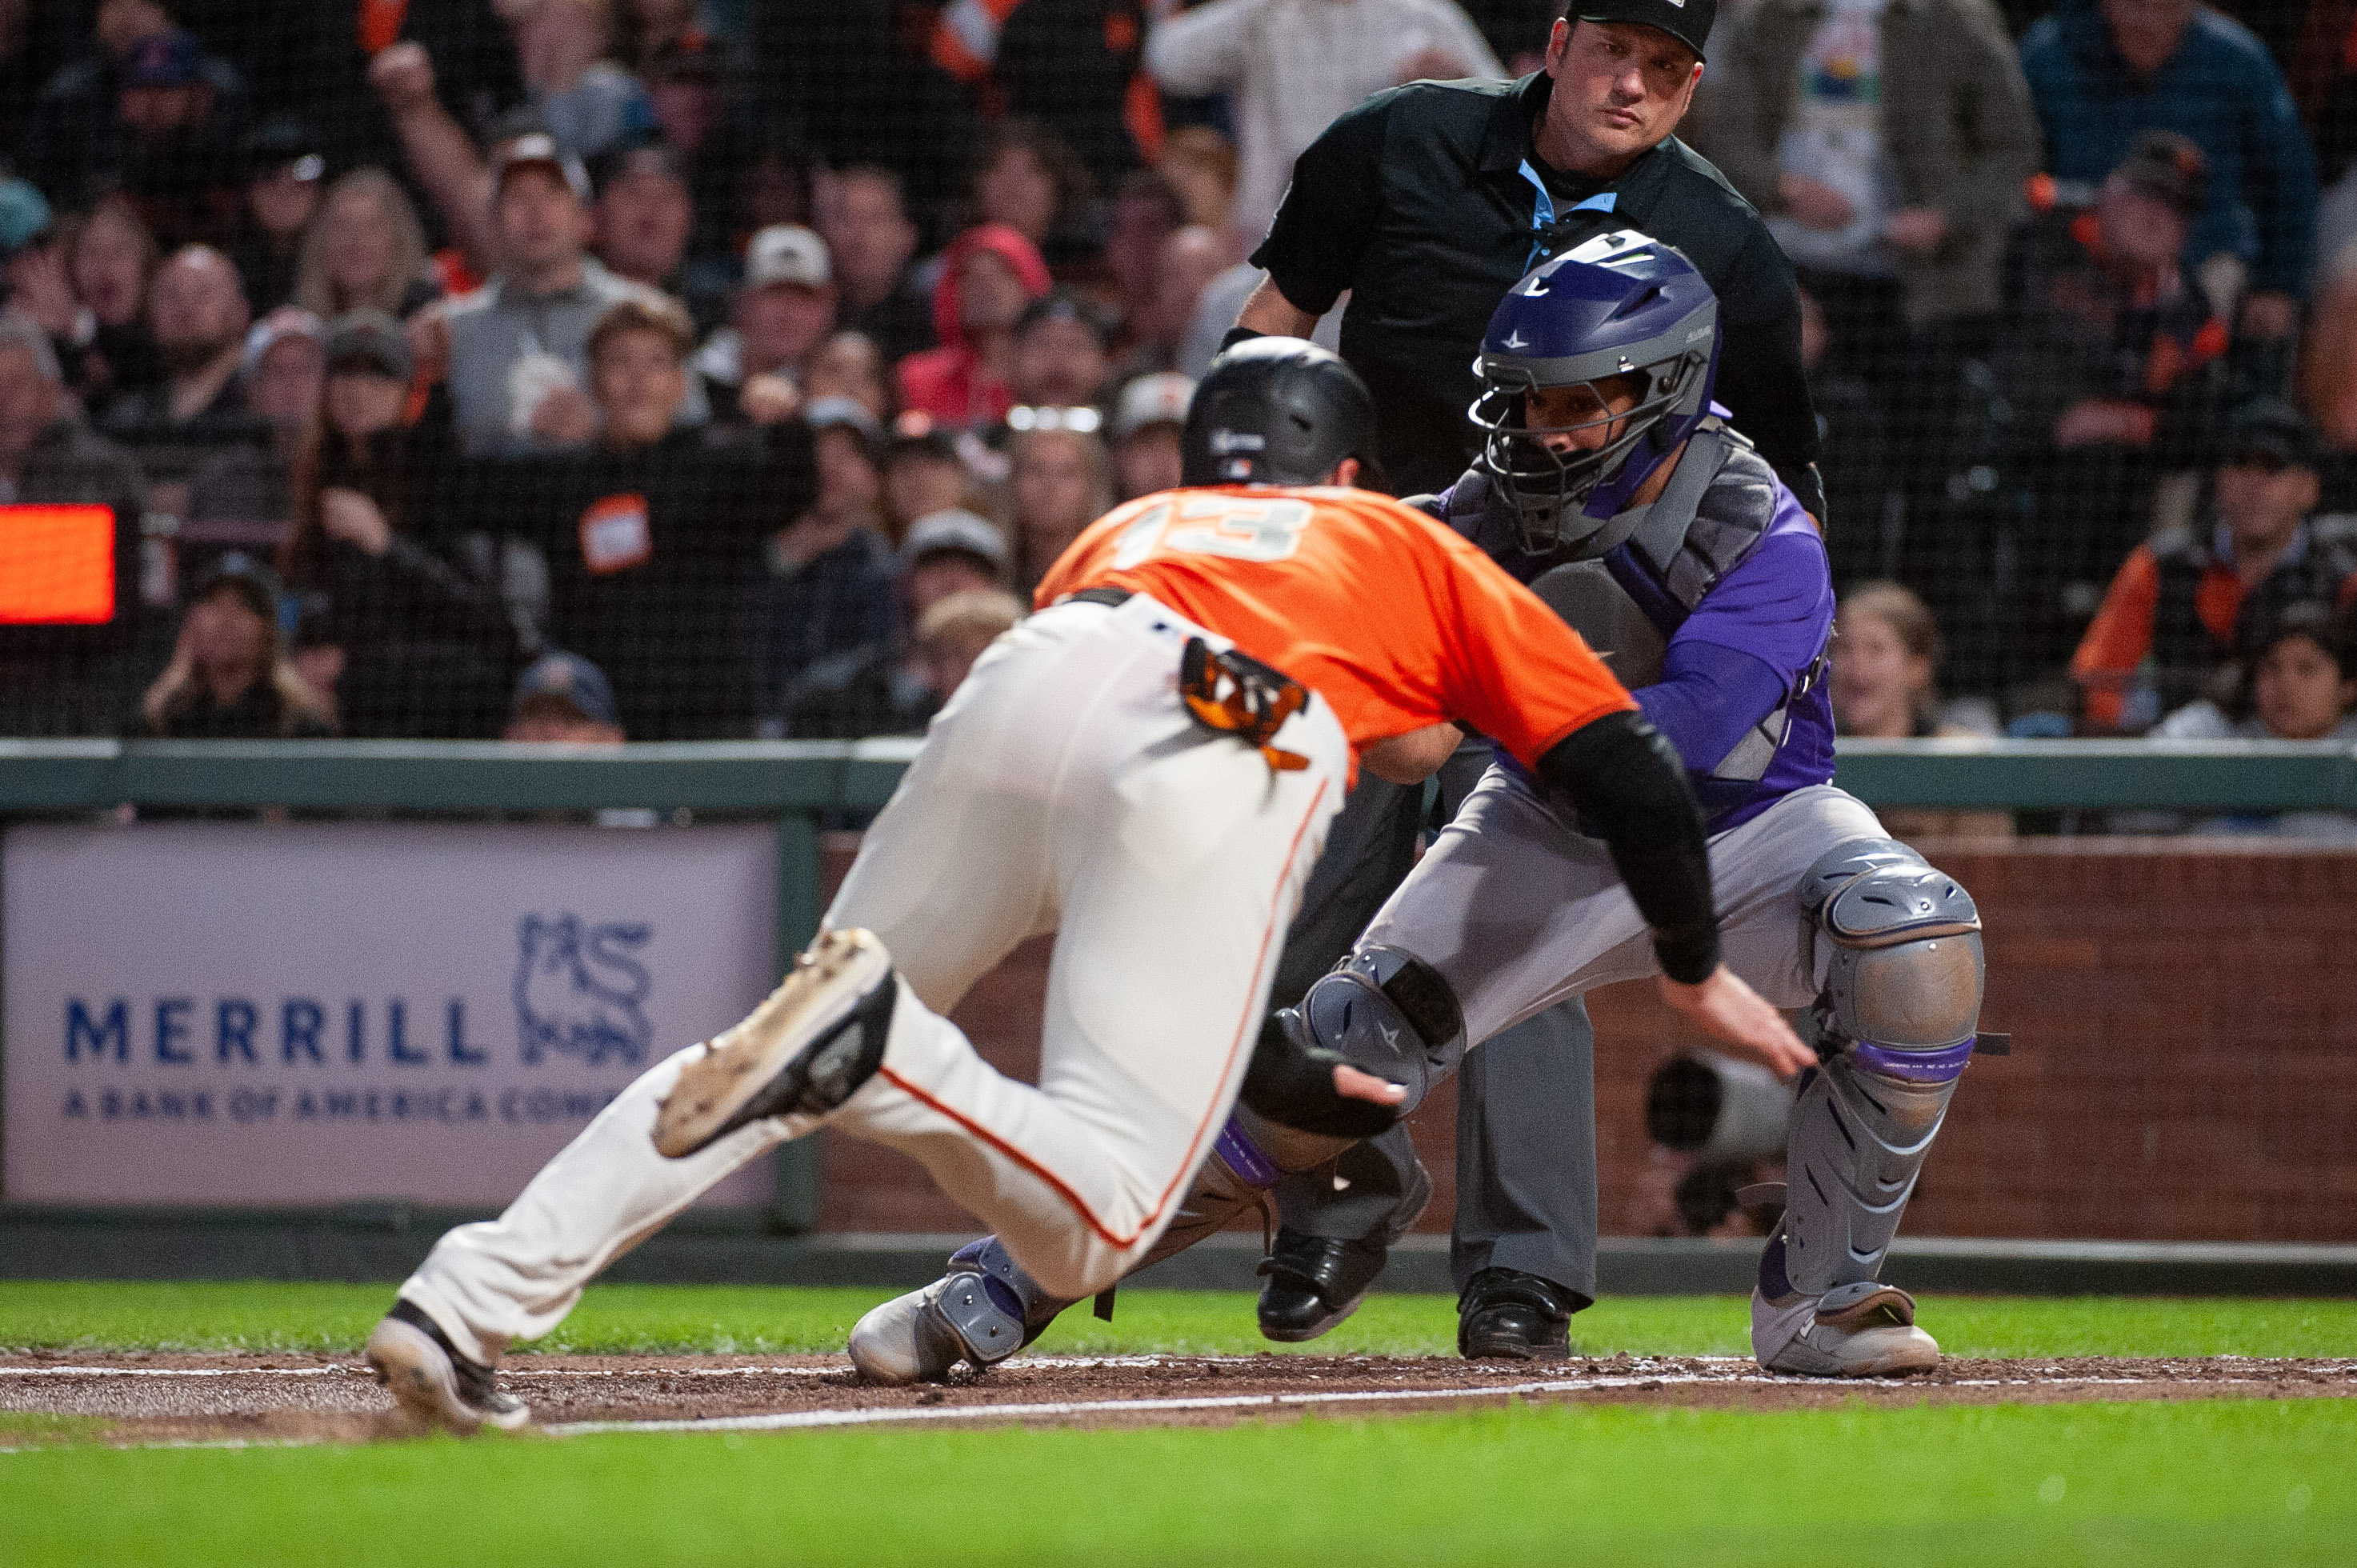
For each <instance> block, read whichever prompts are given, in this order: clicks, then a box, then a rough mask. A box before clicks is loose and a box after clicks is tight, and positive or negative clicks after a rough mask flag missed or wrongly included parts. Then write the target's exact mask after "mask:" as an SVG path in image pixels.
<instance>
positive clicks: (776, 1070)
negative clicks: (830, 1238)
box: [654, 929, 898, 1160]
mask: <svg viewBox="0 0 2357 1568" xmlns="http://www.w3.org/2000/svg"><path fill="white" fill-rule="evenodd" d="M897 993H898V982H896V981H895V980H894V979H893V976H892V959H891V955H890V954H888V953H887V952H886V951H885V950H884V944H883V943H882V942H879V941H877V940H876V938H875V936H874V935H873V934H872V933H871V932H867V931H864V930H857V929H853V930H847V931H823V932H821V933H820V935H819V939H818V940H816V941H814V942H813V943H811V945H810V947H809V948H808V949H807V950H804V951H803V953H802V956H801V957H800V958H798V959H796V960H795V961H794V967H793V972H791V973H790V974H788V975H787V976H786V978H785V982H784V983H783V984H781V985H780V986H779V987H778V988H777V989H776V990H775V991H773V992H771V993H770V995H769V999H768V1000H767V1001H765V1002H763V1003H762V1004H760V1005H759V1007H756V1008H754V1009H753V1011H752V1013H751V1014H750V1015H748V1016H747V1017H746V1019H745V1021H744V1022H743V1023H741V1024H738V1025H737V1026H735V1027H734V1028H732V1029H729V1030H727V1031H726V1032H725V1033H723V1034H721V1035H719V1036H716V1037H715V1038H714V1039H713V1041H712V1042H711V1044H710V1045H709V1046H707V1047H705V1053H704V1055H702V1056H701V1057H698V1058H696V1059H695V1060H694V1061H692V1062H690V1063H688V1064H687V1066H686V1067H685V1068H684V1069H682V1070H681V1072H680V1075H679V1079H678V1081H677V1082H675V1083H673V1085H672V1090H671V1092H670V1093H669V1094H667V1095H665V1096H663V1102H662V1106H661V1108H660V1109H658V1110H657V1111H656V1112H655V1125H654V1143H655V1147H656V1149H657V1150H659V1151H660V1152H662V1154H663V1155H667V1156H669V1157H670V1158H672V1159H674V1160H676V1159H684V1158H685V1157H686V1156H688V1155H692V1154H694V1153H695V1152H696V1151H697V1150H699V1149H702V1148H705V1147H706V1146H708V1145H709V1144H713V1143H714V1142H716V1140H718V1139H720V1138H722V1137H724V1136H726V1134H727V1133H733V1132H735V1131H736V1130H737V1128H739V1127H742V1126H744V1125H746V1124H747V1123H748V1122H758V1121H759V1120H761V1119H762V1118H763V1117H766V1116H786V1117H791V1118H794V1119H796V1121H797V1122H799V1123H800V1124H799V1125H797V1126H795V1127H794V1129H793V1131H794V1133H795V1134H796V1135H797V1136H799V1135H800V1134H801V1133H806V1132H808V1131H810V1130H811V1128H813V1127H814V1126H816V1125H817V1124H818V1122H819V1121H820V1120H822V1119H823V1118H824V1117H825V1115H826V1114H827V1113H828V1112H832V1111H834V1110H835V1109H836V1108H837V1107H839V1106H840V1105H842V1103H843V1102H844V1101H846V1100H848V1099H850V1098H851V1097H852V1095H853V1094H855V1093H856V1092H857V1091H858V1090H859V1088H860V1086H861V1085H862V1084H865V1083H866V1081H867V1080H868V1079H871V1078H873V1077H875V1076H876V1070H877V1069H878V1068H879V1067H881V1066H883V1064H884V1041H885V1036H887V1034H888V1033H889V1032H890V1029H891V1026H892V1003H893V999H894V997H895V995H896V994H897Z"/></svg>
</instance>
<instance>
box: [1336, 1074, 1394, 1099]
mask: <svg viewBox="0 0 2357 1568" xmlns="http://www.w3.org/2000/svg"><path fill="white" fill-rule="evenodd" d="M1334 1092H1335V1093H1337V1094H1339V1095H1340V1096H1341V1097H1342V1098H1343V1099H1345V1100H1363V1101H1367V1103H1369V1104H1370V1105H1397V1104H1399V1103H1400V1102H1401V1101H1404V1100H1405V1099H1406V1098H1407V1090H1406V1089H1405V1088H1404V1087H1403V1086H1401V1085H1399V1084H1396V1083H1394V1082H1393V1081H1392V1080H1391V1079H1387V1078H1377V1077H1376V1076H1375V1075H1374V1074H1373V1073H1371V1072H1361V1071H1360V1070H1359V1069H1357V1068H1354V1067H1338V1068H1336V1069H1334Z"/></svg>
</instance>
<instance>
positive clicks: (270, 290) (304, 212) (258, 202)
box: [230, 120, 328, 311]
mask: <svg viewBox="0 0 2357 1568" xmlns="http://www.w3.org/2000/svg"><path fill="white" fill-rule="evenodd" d="M243 151H244V154H245V205H244V207H243V209H242V210H241V212H240V213H239V222H238V230H237V241H236V243H235V244H233V245H232V246H231V248H230V257H231V260H232V261H234V262H236V263H237V270H238V275H240V276H241V277H242V278H244V279H245V292H246V297H247V298H248V299H250V300H251V301H253V307H254V308H255V309H256V310H261V311H271V310H275V309H276V308H277V307H278V306H282V305H285V304H286V303H287V302H288V301H290V300H292V299H294V297H295V285H296V272H297V270H298V265H299V260H300V255H301V252H302V245H303V236H304V234H305V232H306V231H307V230H308V229H309V227H310V224H311V220H312V219H313V218H314V217H315V216H316V215H317V212H318V210H319V191H320V185H319V180H320V177H321V176H322V175H324V174H326V173H327V170H328V160H327V159H326V158H324V157H322V156H319V152H318V146H317V141H316V139H315V138H314V137H313V136H312V135H311V134H310V133H309V132H308V131H307V130H305V129H304V127H303V126H302V125H301V124H298V123H297V122H296V121H293V120H271V121H267V122H265V123H264V124H262V125H261V126H260V127H258V128H257V129H256V130H255V131H254V132H253V134H252V135H250V136H248V137H247V138H246V139H245V146H244V149H243Z"/></svg>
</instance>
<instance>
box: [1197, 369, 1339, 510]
mask: <svg viewBox="0 0 2357 1568" xmlns="http://www.w3.org/2000/svg"><path fill="white" fill-rule="evenodd" d="M1374 448H1375V400H1374V399H1373V398H1372V396H1370V395H1369V394H1368V392H1367V384H1366V383H1365V382H1364V381H1361V380H1360V379H1359V372H1358V371H1354V370H1352V369H1351V367H1350V366H1348V365H1346V364H1344V363H1343V362H1342V361H1341V360H1340V358H1338V357H1337V356H1335V355H1333V354H1330V353H1328V352H1327V351H1326V350H1325V349H1321V348H1319V347H1318V345H1317V344H1315V343H1311V342H1308V341H1307V340H1306V339H1304V338H1246V339H1244V340H1243V342H1241V343H1239V344H1237V345H1236V346H1235V347H1234V348H1232V349H1229V350H1227V352H1225V353H1223V354H1222V355H1221V356H1220V357H1219V358H1218V359H1216V360H1212V361H1211V369H1210V370H1208V371H1204V372H1203V380H1202V382H1201V384H1200V385H1199V386H1197V387H1196V389H1195V401H1194V402H1193V403H1189V405H1188V408H1187V423H1186V425H1185V426H1184V428H1182V429H1181V430H1180V431H1179V482H1180V483H1182V484H1188V485H1314V484H1317V483H1318V482H1319V481H1321V480H1323V479H1324V478H1326V476H1327V475H1328V474H1329V473H1331V472H1333V469H1334V465H1335V464H1337V463H1339V462H1340V461H1341V460H1342V459H1343V458H1345V457H1356V458H1358V459H1359V460H1360V461H1361V463H1363V462H1365V461H1367V460H1368V459H1369V458H1370V457H1372V456H1373V455H1374Z"/></svg>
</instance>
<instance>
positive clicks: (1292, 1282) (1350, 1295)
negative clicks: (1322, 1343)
mask: <svg viewBox="0 0 2357 1568" xmlns="http://www.w3.org/2000/svg"><path fill="white" fill-rule="evenodd" d="M1390 1257H1391V1249H1390V1248H1389V1247H1388V1246H1386V1245H1384V1243H1383V1238H1381V1237H1375V1238H1373V1239H1372V1240H1355V1241H1338V1240H1334V1239H1333V1238H1332V1237H1330V1236H1304V1235H1302V1234H1300V1233H1299V1232H1298V1231H1294V1230H1279V1231H1278V1232H1277V1233H1276V1244H1275V1246H1273V1247H1271V1248H1270V1249H1269V1252H1268V1256H1267V1257H1265V1258H1263V1259H1262V1260H1261V1261H1260V1269H1259V1271H1258V1272H1259V1273H1263V1274H1265V1275H1266V1276H1267V1277H1268V1283H1266V1284H1265V1285H1263V1286H1261V1287H1260V1309H1259V1316H1260V1331H1261V1337H1263V1338H1266V1339H1274V1340H1275V1341H1276V1342H1277V1343H1278V1344H1280V1345H1299V1344H1301V1343H1303V1342H1304V1341H1306V1340H1310V1339H1315V1338H1317V1337H1318V1336H1319V1335H1321V1334H1323V1333H1325V1332H1326V1331H1327V1330H1328V1329H1329V1328H1332V1327H1333V1326H1336V1325H1337V1324H1339V1323H1340V1322H1341V1321H1342V1320H1343V1319H1344V1318H1346V1317H1348V1316H1351V1314H1352V1313H1354V1312H1356V1311H1358V1310H1359V1304H1360V1303H1361V1302H1362V1301H1364V1300H1366V1299H1367V1292H1368V1291H1369V1290H1370V1289H1372V1287H1373V1285H1374V1283H1375V1276H1376V1275H1378V1274H1380V1273H1383V1264H1384V1262H1386V1261H1388V1260H1389V1258H1390Z"/></svg>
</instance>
